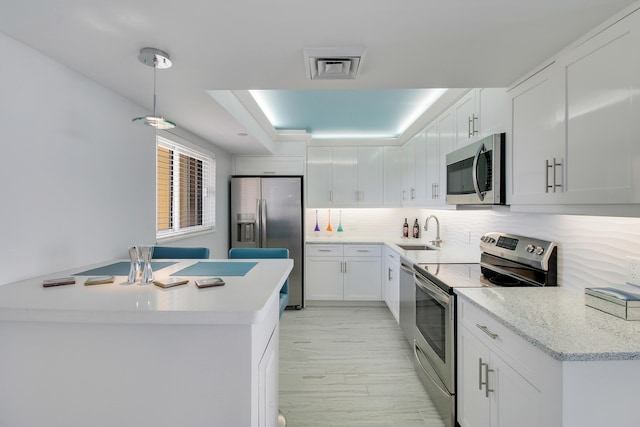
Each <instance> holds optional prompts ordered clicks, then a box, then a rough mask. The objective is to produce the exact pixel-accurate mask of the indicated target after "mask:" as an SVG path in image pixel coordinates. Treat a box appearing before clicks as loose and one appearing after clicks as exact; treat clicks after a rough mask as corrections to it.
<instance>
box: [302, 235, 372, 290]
mask: <svg viewBox="0 0 640 427" xmlns="http://www.w3.org/2000/svg"><path fill="white" fill-rule="evenodd" d="M305 259H306V268H305V271H306V280H305V282H306V295H307V300H308V301H309V300H310V301H314V300H315V301H381V300H382V275H381V273H382V266H381V246H380V245H340V244H338V245H325V244H308V245H307V250H306V256H305Z"/></svg>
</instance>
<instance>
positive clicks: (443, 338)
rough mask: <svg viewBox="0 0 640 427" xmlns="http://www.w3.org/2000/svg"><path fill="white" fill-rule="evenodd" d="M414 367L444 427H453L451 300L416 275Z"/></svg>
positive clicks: (453, 373)
mask: <svg viewBox="0 0 640 427" xmlns="http://www.w3.org/2000/svg"><path fill="white" fill-rule="evenodd" d="M414 282H415V288H416V334H415V335H416V336H415V339H414V342H413V343H414V356H415V358H414V364H415V365H416V370H417V372H418V377H419V378H420V380H421V381H422V383H423V384H424V386H425V389H426V390H427V393H428V394H429V397H430V398H431V400H432V401H433V404H434V406H435V407H436V409H437V411H438V413H439V414H440V416H441V417H442V420H443V421H444V423H445V425H446V426H447V427H449V426H453V425H455V376H454V375H455V371H454V369H455V347H454V346H455V332H454V331H455V329H454V328H455V325H454V319H455V298H454V296H453V295H449V294H447V293H446V292H444V291H443V290H441V289H440V288H439V287H438V286H437V285H436V284H434V283H433V282H431V281H430V280H428V279H426V278H425V277H423V276H422V275H420V274H419V273H416V274H414Z"/></svg>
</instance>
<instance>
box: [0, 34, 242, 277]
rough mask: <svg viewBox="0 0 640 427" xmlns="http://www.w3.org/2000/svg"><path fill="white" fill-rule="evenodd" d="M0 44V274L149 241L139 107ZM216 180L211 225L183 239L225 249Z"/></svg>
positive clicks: (147, 132)
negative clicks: (207, 231) (210, 230)
mask: <svg viewBox="0 0 640 427" xmlns="http://www.w3.org/2000/svg"><path fill="white" fill-rule="evenodd" d="M0 54H1V55H0V56H2V58H3V62H2V66H0V124H1V128H2V142H1V147H2V156H1V158H2V166H1V167H0V186H1V187H0V188H1V191H0V194H1V195H2V209H0V223H1V224H2V231H1V232H0V284H5V283H8V282H12V281H15V280H19V279H22V278H27V277H33V276H36V275H40V274H46V273H50V272H52V271H59V270H63V269H68V268H74V267H77V266H82V265H86V264H90V263H94V262H98V261H101V260H105V259H111V258H117V257H123V256H125V255H126V248H127V246H129V245H131V244H133V243H149V244H152V243H154V242H155V161H154V160H153V159H154V158H155V132H154V131H153V130H152V129H151V128H148V127H144V126H138V125H135V124H133V123H131V118H132V117H136V116H140V115H141V114H143V113H146V112H145V111H144V110H143V109H142V108H141V107H139V106H137V105H135V104H134V103H132V102H130V101H128V100H127V99H125V98H123V97H121V96H119V95H117V94H116V93H114V92H112V91H110V90H108V89H106V88H104V87H102V86H100V85H98V84H96V83H95V82H93V81H91V80H89V79H87V78H85V77H83V76H82V75H80V74H78V73H76V72H74V71H72V70H70V69H68V68H66V67H64V66H62V65H61V64H59V63H57V62H55V61H53V60H51V59H50V58H48V57H46V56H44V55H42V54H40V53H39V52H37V51H34V50H33V49H30V48H28V47H26V46H25V45H23V44H20V43H18V42H16V41H15V40H13V39H11V38H9V37H7V36H5V35H4V34H1V33H0ZM199 142H200V143H203V141H199ZM212 149H213V151H214V153H215V156H216V158H217V161H218V171H219V174H223V173H227V175H228V171H229V168H230V158H229V156H228V155H227V154H225V153H224V152H222V151H221V150H216V149H215V148H212ZM226 180H227V177H226V176H225V177H219V183H220V184H222V185H221V187H220V188H221V189H222V192H221V194H220V197H221V198H219V199H218V200H217V204H218V206H219V210H218V214H219V224H220V225H222V226H221V227H220V229H219V232H218V233H214V234H212V235H209V237H206V236H203V237H202V238H198V239H194V240H188V241H186V242H185V246H187V245H192V244H203V245H204V244H205V243H208V244H207V245H206V246H210V247H211V248H212V252H213V253H214V254H217V253H220V252H225V253H226V246H227V244H228V243H227V242H228V232H227V231H226V230H227V228H228V227H227V214H226V210H227V208H226V206H227V204H228V198H227V194H226ZM223 197H224V199H223ZM223 247H224V250H223V249H222V248H223Z"/></svg>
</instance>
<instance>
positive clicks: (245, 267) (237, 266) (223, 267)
mask: <svg viewBox="0 0 640 427" xmlns="http://www.w3.org/2000/svg"><path fill="white" fill-rule="evenodd" d="M256 264H257V262H197V263H195V264H193V265H190V266H189V267H186V268H183V269H182V270H180V271H176V272H175V273H173V274H172V276H244V275H245V274H247V273H248V272H249V270H251V269H252V268H253V267H254V266H255V265H256Z"/></svg>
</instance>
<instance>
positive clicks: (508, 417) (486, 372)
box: [457, 300, 561, 427]
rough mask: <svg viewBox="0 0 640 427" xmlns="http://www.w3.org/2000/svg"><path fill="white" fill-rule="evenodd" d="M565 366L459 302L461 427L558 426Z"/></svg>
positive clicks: (470, 306)
mask: <svg viewBox="0 0 640 427" xmlns="http://www.w3.org/2000/svg"><path fill="white" fill-rule="evenodd" d="M559 378H561V367H560V363H559V362H557V361H554V360H553V359H551V357H549V356H547V355H545V354H544V353H542V352H541V351H540V350H539V349H537V348H535V347H533V346H532V345H530V344H529V343H527V342H526V341H524V340H523V339H522V338H520V337H518V336H517V335H516V334H515V333H513V332H512V331H510V330H508V329H507V328H506V327H505V326H504V325H502V324H500V323H498V322H497V321H496V320H495V319H493V318H491V317H489V316H488V315H487V314H486V313H483V312H481V311H480V310H479V309H477V308H475V307H473V306H472V305H470V304H469V303H466V302H461V301H460V300H458V381H457V390H458V403H457V407H458V410H457V419H458V422H459V423H460V425H461V426H462V427H499V426H516V425H517V426H525V427H539V426H543V425H544V426H559V425H560V424H559V421H560V420H559V419H558V418H557V415H558V414H559V413H560V412H561V411H560V410H559V408H560V405H561V403H560V402H558V401H557V400H558V399H557V390H555V388H557V386H558V385H559Z"/></svg>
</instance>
